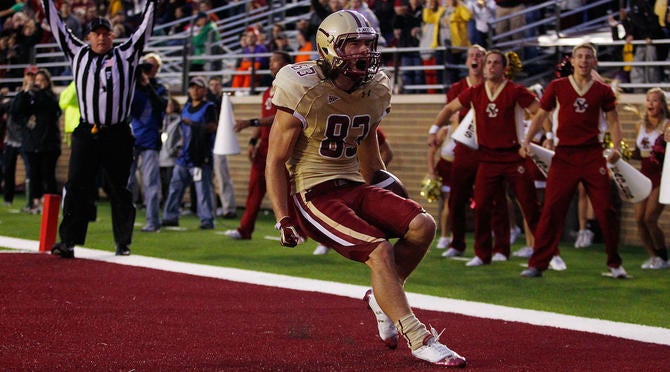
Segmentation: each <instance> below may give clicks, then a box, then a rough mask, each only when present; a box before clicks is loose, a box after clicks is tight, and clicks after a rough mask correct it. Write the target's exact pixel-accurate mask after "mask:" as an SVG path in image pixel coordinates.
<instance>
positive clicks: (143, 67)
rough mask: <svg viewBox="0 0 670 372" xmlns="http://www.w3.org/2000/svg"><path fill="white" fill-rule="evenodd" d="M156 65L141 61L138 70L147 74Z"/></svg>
mask: <svg viewBox="0 0 670 372" xmlns="http://www.w3.org/2000/svg"><path fill="white" fill-rule="evenodd" d="M153 68H154V65H152V64H151V63H146V62H145V63H140V65H139V68H138V70H139V71H141V72H143V73H145V74H150V73H151V70H153Z"/></svg>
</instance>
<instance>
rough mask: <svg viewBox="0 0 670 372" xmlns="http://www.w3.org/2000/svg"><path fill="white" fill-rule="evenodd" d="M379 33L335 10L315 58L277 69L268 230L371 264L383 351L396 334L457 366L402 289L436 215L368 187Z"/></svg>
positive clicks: (377, 102)
mask: <svg viewBox="0 0 670 372" xmlns="http://www.w3.org/2000/svg"><path fill="white" fill-rule="evenodd" d="M377 38H378V35H377V33H376V32H375V31H374V29H373V28H372V27H370V24H369V23H368V21H367V20H366V19H365V17H363V16H362V15H361V14H360V13H357V12H354V11H351V10H342V11H338V12H335V13H333V14H331V15H329V16H328V17H326V18H325V19H324V20H323V22H322V23H321V25H320V26H319V28H318V30H317V36H316V42H317V49H318V51H319V55H320V58H319V60H318V61H307V62H302V63H298V64H292V65H288V66H286V67H284V68H282V69H281V70H280V71H279V73H278V74H277V77H276V78H275V81H274V84H273V89H274V95H273V99H272V102H273V104H274V105H275V106H277V114H276V115H275V121H274V124H273V125H272V130H271V132H270V148H269V151H268V158H267V170H266V176H267V177H266V178H267V182H268V194H269V196H270V199H271V201H272V208H273V210H274V212H275V216H276V219H277V225H276V227H277V229H278V230H279V231H280V233H281V244H282V245H284V246H289V247H293V246H295V245H297V244H299V243H302V242H303V241H304V237H305V236H309V237H311V238H312V239H314V240H316V241H318V242H319V243H321V244H324V245H326V246H328V247H332V248H333V249H334V250H335V251H337V252H338V253H339V254H341V255H342V256H344V257H347V258H349V259H351V260H354V261H358V262H362V263H365V264H366V265H367V266H368V267H369V268H370V271H371V279H372V290H369V291H368V292H367V293H366V296H365V299H366V301H367V304H368V306H369V307H370V309H371V310H372V311H373V312H374V313H375V316H376V318H377V319H376V320H377V323H378V331H379V336H380V337H381V339H382V340H383V341H384V342H385V343H386V345H387V346H388V347H390V348H395V347H396V346H397V339H398V334H401V335H402V336H404V337H405V339H406V340H407V343H408V346H409V347H410V348H411V350H412V355H414V356H415V357H417V358H419V359H422V360H425V361H427V362H430V363H434V364H438V365H444V366H454V367H462V366H465V363H466V362H465V359H464V358H463V357H461V356H460V355H458V354H457V353H455V352H453V351H452V350H450V349H449V348H447V347H446V346H444V345H443V344H441V343H440V342H439V340H438V338H439V335H438V334H437V332H436V331H435V330H434V329H432V327H431V330H428V329H427V328H426V326H425V325H424V324H423V323H421V322H420V321H419V320H418V319H417V318H416V316H415V315H414V313H413V312H412V309H411V308H410V305H409V303H408V300H407V297H406V295H405V292H404V289H403V284H404V282H405V280H407V278H408V277H409V275H410V274H411V273H412V272H413V271H414V269H415V268H416V267H417V265H418V264H419V262H421V260H422V259H423V257H424V255H425V254H426V252H427V250H428V248H429V246H430V244H431V242H432V240H433V237H434V236H435V221H434V220H433V218H432V217H431V216H430V215H429V214H428V213H426V211H425V210H424V209H423V208H422V207H421V205H419V204H418V203H416V202H414V201H412V200H410V199H406V198H403V197H401V196H399V195H396V194H395V193H393V192H391V191H389V190H385V189H382V188H379V187H375V186H370V185H369V184H371V183H372V180H373V179H374V178H375V173H378V172H377V171H379V170H384V163H383V162H382V159H381V157H380V154H379V145H378V142H377V134H376V128H377V126H378V125H379V123H380V121H381V120H382V118H383V117H384V116H386V115H387V114H388V113H389V111H390V100H391V88H390V85H389V78H388V76H386V74H384V73H383V72H379V71H378V68H379V60H380V53H379V52H377ZM287 169H288V174H289V177H288V178H287V177H286V172H287ZM289 195H290V196H289ZM390 238H398V239H397V241H396V242H395V243H394V244H392V243H391V242H390V241H389V239H390Z"/></svg>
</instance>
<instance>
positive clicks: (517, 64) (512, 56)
mask: <svg viewBox="0 0 670 372" xmlns="http://www.w3.org/2000/svg"><path fill="white" fill-rule="evenodd" d="M505 57H506V58H507V71H505V76H506V77H507V78H508V79H512V80H514V78H515V77H516V75H517V74H518V73H519V72H521V70H522V69H523V63H521V58H519V55H518V54H516V52H513V51H509V52H507V53H505Z"/></svg>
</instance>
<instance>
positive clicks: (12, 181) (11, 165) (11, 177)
mask: <svg viewBox="0 0 670 372" xmlns="http://www.w3.org/2000/svg"><path fill="white" fill-rule="evenodd" d="M19 155H21V159H23V167H24V168H25V170H26V178H28V177H29V172H30V163H29V162H28V157H27V156H26V153H25V152H24V151H23V150H22V149H21V147H15V146H11V145H8V144H6V143H5V148H4V151H3V158H4V159H3V160H4V166H5V177H4V178H5V187H4V190H3V193H4V195H3V196H4V199H5V202H7V203H11V202H13V201H14V195H15V194H16V161H17V160H18V157H19ZM27 191H28V190H26V192H27ZM30 202H31V201H30V200H28V201H27V204H28V205H30Z"/></svg>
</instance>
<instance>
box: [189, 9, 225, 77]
mask: <svg viewBox="0 0 670 372" xmlns="http://www.w3.org/2000/svg"><path fill="white" fill-rule="evenodd" d="M194 26H195V27H196V28H195V30H194V33H193V37H192V38H191V47H192V48H193V56H194V57H195V58H193V59H192V60H191V71H205V70H206V69H207V70H218V69H220V65H219V68H218V69H217V68H216V66H214V65H211V64H209V62H208V61H207V60H205V59H201V58H197V57H199V56H204V55H207V56H209V55H213V54H218V53H215V52H216V48H215V45H216V44H217V43H218V42H219V41H221V35H220V34H219V30H217V28H216V24H215V23H214V22H212V21H210V20H209V18H208V17H207V13H204V12H200V13H198V15H197V16H196V19H195V23H194ZM210 65H211V68H206V66H210Z"/></svg>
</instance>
